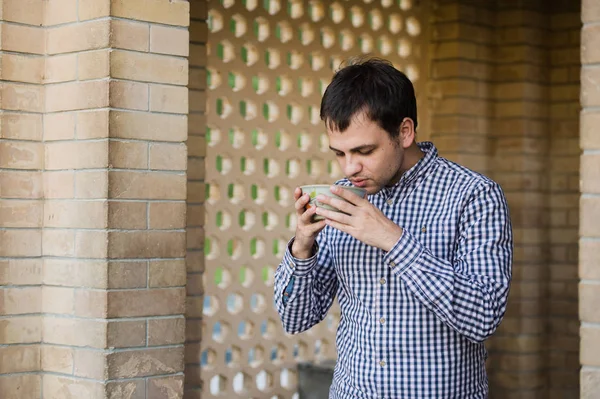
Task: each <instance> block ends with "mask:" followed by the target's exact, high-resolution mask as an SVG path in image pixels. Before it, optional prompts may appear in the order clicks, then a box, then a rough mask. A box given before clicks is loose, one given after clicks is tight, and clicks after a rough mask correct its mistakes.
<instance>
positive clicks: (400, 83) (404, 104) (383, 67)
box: [321, 58, 417, 138]
mask: <svg viewBox="0 0 600 399" xmlns="http://www.w3.org/2000/svg"><path fill="white" fill-rule="evenodd" d="M362 111H365V112H366V115H367V117H368V118H369V119H370V120H372V121H373V122H375V123H377V124H378V125H379V126H380V127H381V128H382V129H383V130H385V131H386V132H388V133H389V135H390V137H392V138H395V137H397V136H398V134H399V133H400V131H399V129H400V125H401V124H402V121H403V120H404V118H410V119H412V120H413V123H414V126H415V130H416V129H417V101H416V98H415V90H414V87H413V84H412V82H411V81H410V79H408V77H407V76H406V75H405V74H404V73H402V72H400V71H399V70H397V69H396V68H394V66H393V65H392V64H391V63H390V62H389V61H386V60H383V59H379V58H369V59H366V60H363V59H355V60H350V61H349V62H348V63H347V65H346V66H344V67H342V68H341V69H340V70H339V71H337V72H336V73H335V75H334V76H333V79H332V81H331V83H330V84H329V86H327V89H326V90H325V94H323V99H322V100H321V120H323V121H325V123H326V124H327V127H328V128H329V129H331V130H338V131H340V132H343V131H344V130H346V129H347V128H348V126H350V122H352V118H354V117H355V116H356V115H357V114H358V113H359V112H362Z"/></svg>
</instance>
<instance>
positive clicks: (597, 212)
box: [579, 0, 600, 399]
mask: <svg viewBox="0 0 600 399" xmlns="http://www.w3.org/2000/svg"><path fill="white" fill-rule="evenodd" d="M581 16H582V20H583V23H584V25H583V29H582V32H581V62H582V64H583V67H582V70H581V105H582V107H583V111H582V112H581V126H580V135H581V136H580V145H581V148H582V149H583V155H582V157H581V193H582V195H581V199H580V213H579V214H580V220H581V224H580V226H579V234H580V240H579V278H580V279H581V283H580V287H579V315H580V318H581V329H580V339H581V342H580V345H581V356H580V359H581V365H582V366H583V367H582V370H581V398H582V399H593V398H595V397H597V396H598V392H600V311H599V309H600V307H599V306H598V304H599V303H600V267H599V261H600V228H599V227H598V226H599V223H598V219H599V218H600V196H599V194H600V184H599V181H600V180H599V179H598V171H600V155H598V154H599V150H600V135H598V127H599V126H600V111H599V110H600V85H599V84H598V82H600V68H598V66H599V65H600V52H599V51H598V48H600V45H599V44H600V24H599V23H600V4H599V3H598V2H597V1H594V0H584V1H583V2H582V8H581Z"/></svg>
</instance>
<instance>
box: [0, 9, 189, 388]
mask: <svg viewBox="0 0 600 399" xmlns="http://www.w3.org/2000/svg"><path fill="white" fill-rule="evenodd" d="M2 11H3V15H2V18H3V20H4V21H5V22H4V23H3V24H2V41H3V43H2V49H3V50H4V51H3V53H2V66H3V68H2V80H3V82H2V109H3V110H6V111H5V112H4V113H3V114H2V123H1V127H2V130H1V131H2V139H3V140H2V142H1V143H0V160H1V161H0V167H1V168H2V171H1V174H0V179H1V180H0V187H1V189H0V198H1V199H2V202H1V203H0V204H1V205H0V210H1V212H0V223H1V225H0V234H1V235H2V239H1V240H0V276H1V279H2V285H3V287H2V288H0V289H1V290H2V295H1V296H0V298H2V302H0V303H1V305H0V313H1V314H2V316H1V317H0V323H1V324H0V339H1V341H0V345H3V344H7V346H0V351H2V356H1V359H2V361H0V374H2V376H0V392H2V397H3V398H19V399H28V398H40V395H41V392H42V390H43V397H44V398H61V399H62V398H83V397H85V398H105V397H110V398H122V397H131V398H139V397H148V398H151V397H152V398H159V397H181V396H182V395H183V365H184V359H183V357H184V345H183V344H184V340H185V319H184V309H185V296H186V294H185V283H186V264H185V253H186V234H185V225H186V198H187V174H186V170H187V146H186V143H185V141H186V140H187V126H188V124H187V113H188V91H187V88H186V86H187V84H188V61H187V57H188V51H189V33H188V24H189V3H188V2H185V1H169V0H127V1H123V0H111V1H109V0H102V1H98V0H95V1H91V0H79V1H74V0H73V1H63V2H57V1H42V0H38V1H35V0H32V1H29V2H28V4H27V7H24V6H23V3H22V2H21V1H16V0H6V1H4V2H3V3H2ZM6 21H10V22H6Z"/></svg>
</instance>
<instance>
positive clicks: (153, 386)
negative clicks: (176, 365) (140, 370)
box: [146, 375, 184, 399]
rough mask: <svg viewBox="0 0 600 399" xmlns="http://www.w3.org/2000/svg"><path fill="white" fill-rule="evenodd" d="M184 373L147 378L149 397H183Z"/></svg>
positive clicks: (151, 398) (153, 398) (159, 398)
mask: <svg viewBox="0 0 600 399" xmlns="http://www.w3.org/2000/svg"><path fill="white" fill-rule="evenodd" d="M183 380H184V377H183V375H174V376H169V377H156V378H148V380H147V383H146V384H147V385H146V389H147V395H148V396H147V398H148V399H162V398H164V397H173V398H181V397H183V382H184V381H183Z"/></svg>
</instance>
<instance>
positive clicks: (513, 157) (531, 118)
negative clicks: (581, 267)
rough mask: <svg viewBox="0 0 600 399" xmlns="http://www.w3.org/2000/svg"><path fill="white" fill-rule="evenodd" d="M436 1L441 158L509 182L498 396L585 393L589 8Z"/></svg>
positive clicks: (434, 97)
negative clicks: (582, 250) (582, 184)
mask: <svg viewBox="0 0 600 399" xmlns="http://www.w3.org/2000/svg"><path fill="white" fill-rule="evenodd" d="M552 4H553V7H552V8H548V7H547V4H545V3H544V2H540V1H522V2H503V1H497V2H485V3H484V2H478V1H469V0H461V1H438V2H436V5H437V7H436V10H437V11H436V12H435V13H434V16H433V17H434V29H433V31H434V34H433V38H432V41H433V43H432V47H431V54H432V69H431V70H432V74H431V81H430V87H431V90H430V100H431V102H430V103H431V104H432V106H433V111H432V114H433V120H432V134H431V135H432V139H433V140H434V142H436V144H437V145H438V148H439V149H440V153H441V154H442V155H443V156H446V157H448V158H450V159H453V160H456V161H458V162H460V163H462V164H464V165H466V166H469V167H471V168H473V169H475V170H478V171H481V172H484V173H487V174H488V175H490V176H491V177H492V178H494V179H496V180H497V181H498V182H499V183H500V184H501V185H502V187H503V189H504V191H505V193H506V196H507V199H508V202H509V206H510V210H511V217H512V222H513V229H514V234H515V253H514V268H513V285H512V289H511V293H510V299H509V305H508V309H507V313H506V316H505V319H504V322H503V324H502V325H501V327H500V328H499V330H498V332H497V334H496V335H495V337H494V338H493V339H491V340H490V341H489V342H488V348H489V351H490V355H491V356H490V359H489V362H488V368H489V373H490V386H491V393H492V394H493V395H494V397H498V398H505V397H506V398H507V397H510V398H537V397H552V398H554V397H556V398H565V397H576V396H577V393H578V390H579V387H578V381H577V375H578V361H577V359H578V356H579V351H578V349H579V348H578V339H577V333H578V327H577V326H578V316H577V311H576V307H577V283H576V282H577V275H576V273H577V272H576V263H577V249H576V248H577V247H576V245H577V233H576V231H577V227H578V223H579V217H578V205H577V196H578V194H577V191H578V181H579V161H578V159H579V151H578V148H577V144H576V143H577V141H578V136H577V131H578V119H579V118H578V109H579V103H578V92H579V68H580V67H579V58H578V56H577V54H578V51H579V31H580V27H581V23H580V20H579V15H580V14H579V5H578V4H577V3H573V2H566V1H565V2H558V1H557V2H553V3H552Z"/></svg>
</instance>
